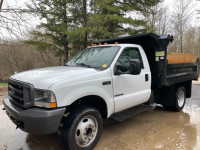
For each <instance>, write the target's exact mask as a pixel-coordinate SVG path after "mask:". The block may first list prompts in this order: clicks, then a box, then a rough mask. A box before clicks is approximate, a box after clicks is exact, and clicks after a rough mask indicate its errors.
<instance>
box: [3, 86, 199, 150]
mask: <svg viewBox="0 0 200 150" xmlns="http://www.w3.org/2000/svg"><path fill="white" fill-rule="evenodd" d="M192 90H193V94H192V98H190V99H187V103H186V105H185V108H184V109H183V111H181V112H178V113H176V112H170V111H166V110H164V109H163V108H162V107H156V109H154V110H152V111H146V112H143V113H141V114H138V115H136V116H133V117H132V118H130V119H128V120H126V121H123V122H116V121H114V120H111V119H107V120H105V121H104V129H103V133H102V136H101V139H100V141H99V143H98V144H97V146H96V148H95V150H137V149H138V150H154V149H155V150H166V149H167V150H199V149H200V94H199V91H200V85H198V84H193V88H192ZM0 93H1V94H0V95H5V94H6V92H5V91H4V93H2V92H0ZM3 97H4V96H0V101H1V100H2V98H3ZM1 104H2V103H1V102H0V150H62V146H61V143H60V142H59V140H58V138H57V136H56V134H52V135H33V134H28V133H25V132H23V131H21V130H20V129H15V128H16V127H15V125H14V124H13V123H12V122H11V121H10V120H9V118H8V117H7V115H6V113H5V111H3V110H2V108H3V106H2V105H1Z"/></svg>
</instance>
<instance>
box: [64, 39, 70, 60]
mask: <svg viewBox="0 0 200 150" xmlns="http://www.w3.org/2000/svg"><path fill="white" fill-rule="evenodd" d="M64 52H65V57H64V63H66V62H67V61H68V60H69V43H68V41H65V43H64Z"/></svg>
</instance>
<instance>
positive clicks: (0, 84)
mask: <svg viewBox="0 0 200 150" xmlns="http://www.w3.org/2000/svg"><path fill="white" fill-rule="evenodd" d="M0 86H8V83H0Z"/></svg>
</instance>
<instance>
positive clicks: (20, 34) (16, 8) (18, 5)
mask: <svg viewBox="0 0 200 150" xmlns="http://www.w3.org/2000/svg"><path fill="white" fill-rule="evenodd" d="M31 15H32V14H31V13H30V11H29V10H28V9H26V3H22V1H17V0H7V1H4V0H1V1H0V41H1V43H2V41H8V40H10V39H12V38H14V39H16V38H17V39H22V38H24V37H25V33H26V32H27V29H30V28H31V27H32V26H33V20H32V19H33V17H32V16H31ZM34 20H35V19H34ZM35 21H36V20H35Z"/></svg>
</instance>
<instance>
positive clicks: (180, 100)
mask: <svg viewBox="0 0 200 150" xmlns="http://www.w3.org/2000/svg"><path fill="white" fill-rule="evenodd" d="M184 101H185V94H184V92H183V91H182V90H181V91H180V92H179V93H178V106H179V107H182V106H183V104H184Z"/></svg>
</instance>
